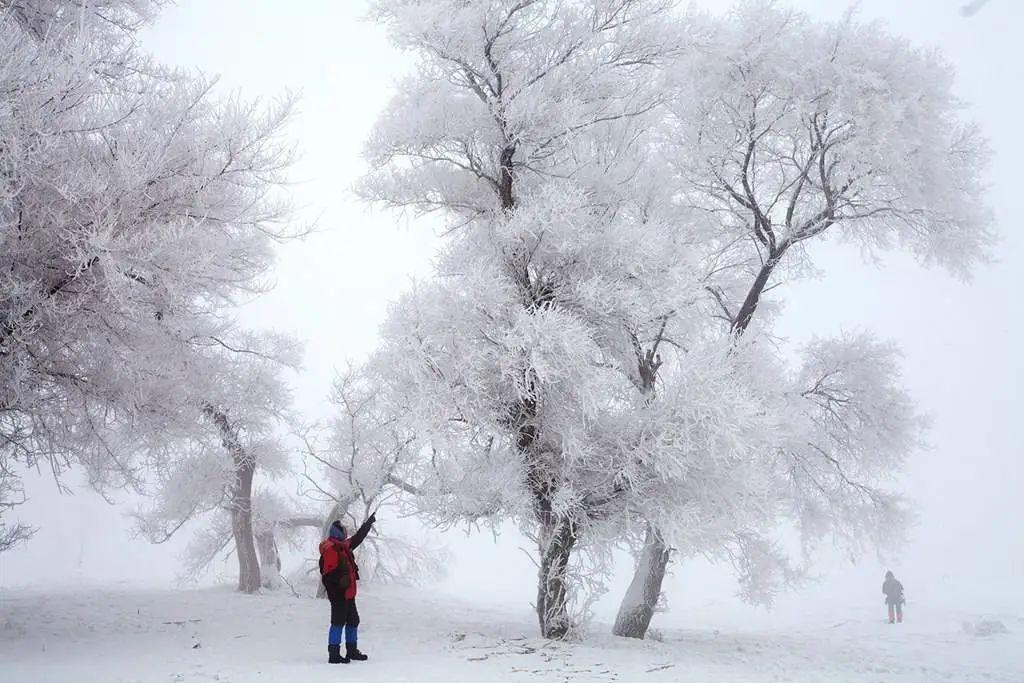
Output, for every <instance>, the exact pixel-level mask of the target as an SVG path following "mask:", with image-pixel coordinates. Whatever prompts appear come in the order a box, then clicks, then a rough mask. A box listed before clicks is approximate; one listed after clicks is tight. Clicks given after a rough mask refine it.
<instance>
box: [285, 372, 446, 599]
mask: <svg viewBox="0 0 1024 683" xmlns="http://www.w3.org/2000/svg"><path fill="white" fill-rule="evenodd" d="M376 371H377V368H375V367H374V364H373V363H367V364H365V365H351V364H350V365H349V366H348V367H347V368H346V369H345V370H344V371H343V372H340V373H339V374H338V376H337V377H336V378H335V381H334V386H333V388H332V391H331V396H330V401H331V404H332V406H333V407H334V410H335V414H334V416H333V417H332V418H331V419H330V420H329V421H328V422H327V423H326V424H323V425H319V426H317V427H316V428H313V429H310V430H308V431H307V432H306V433H305V434H303V441H304V443H305V457H306V472H305V475H304V477H305V480H306V482H307V484H308V486H307V490H306V497H308V498H310V499H311V500H314V501H316V503H318V504H319V505H321V506H323V505H326V510H325V514H323V515H320V516H317V517H314V519H316V526H317V527H318V529H319V531H320V532H321V535H322V537H326V536H327V534H328V531H329V529H330V525H331V524H332V523H333V522H334V520H342V521H343V523H344V524H345V525H346V526H348V527H349V528H356V527H357V526H358V525H359V524H361V523H362V521H363V520H364V519H366V518H367V517H368V516H369V515H370V514H372V513H375V512H377V511H378V510H381V509H382V508H383V509H389V510H390V511H391V512H392V513H397V514H402V513H403V512H404V511H405V510H406V509H408V508H409V506H408V505H407V503H405V502H404V501H403V496H404V497H408V496H414V497H415V496H420V495H421V494H422V492H421V490H420V489H419V488H418V487H417V486H416V485H415V484H413V483H410V482H409V481H406V479H405V478H404V476H405V472H406V471H407V470H408V468H409V464H410V460H412V458H413V457H414V452H415V449H416V448H417V441H416V439H415V437H414V435H413V433H412V432H411V430H410V429H409V425H408V423H407V422H406V421H404V420H402V419H401V417H402V415H403V412H402V410H401V408H399V407H397V406H393V405H390V404H389V403H388V402H387V398H386V396H384V394H383V391H382V383H381V382H380V381H379V379H378V378H377V376H376V374H375V373H376ZM382 517H383V515H382ZM384 528H385V529H386V525H385V527H384ZM361 548H363V549H364V550H363V551H362V552H364V554H363V555H362V559H361V561H360V565H361V567H362V568H363V569H364V570H366V571H367V573H368V575H370V576H373V577H375V578H377V579H379V580H383V581H416V580H425V579H426V578H429V577H432V576H437V575H438V574H440V573H441V569H442V564H443V563H442V559H443V551H442V550H440V549H439V548H438V547H437V546H436V544H429V543H423V542H417V541H414V540H410V539H407V538H403V537H402V536H401V535H398V534H395V533H391V532H387V531H386V530H385V531H380V530H378V531H376V532H375V533H374V534H373V535H371V536H368V537H367V538H366V540H365V541H364V545H363V546H361ZM318 594H319V595H323V594H324V592H323V586H322V585H320V586H319V587H318Z"/></svg>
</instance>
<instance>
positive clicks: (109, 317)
mask: <svg viewBox="0 0 1024 683" xmlns="http://www.w3.org/2000/svg"><path fill="white" fill-rule="evenodd" d="M159 4H160V3H159V2H148V1H146V0H98V1H90V2H78V1H77V0H4V1H3V2H0V93H2V95H0V468H2V470H3V471H4V472H5V473H7V476H14V477H17V474H18V472H19V471H21V470H22V469H23V468H26V467H40V466H41V467H44V468H46V469H48V470H52V472H53V474H54V476H55V477H56V478H58V480H59V478H60V476H61V474H62V473H64V472H65V471H66V470H67V469H68V468H71V467H81V468H82V469H83V470H84V471H85V473H86V475H87V477H88V480H89V483H90V484H91V485H92V486H94V487H95V488H97V489H98V490H100V491H104V490H108V489H111V488H118V487H123V486H133V487H140V486H141V485H142V483H143V480H144V479H145V475H146V473H147V472H148V471H150V470H149V468H150V465H151V462H150V458H151V456H153V455H154V454H153V453H152V452H150V451H146V450H140V449H138V448H136V446H137V445H138V444H139V443H146V442H147V430H151V432H150V433H151V434H158V433H160V430H162V429H164V428H165V427H166V412H165V411H164V410H162V408H163V407H164V406H168V405H178V404H179V403H180V401H179V396H178V394H179V389H180V387H181V386H182V385H181V383H182V382H185V383H188V382H190V381H195V380H196V378H197V377H198V376H199V374H198V373H202V372H209V371H214V370H216V367H217V363H216V362H215V361H216V358H215V357H216V356H223V355H225V353H227V354H228V355H230V354H231V353H234V352H235V351H236V350H237V349H234V350H233V348H234V347H232V344H233V343H234V342H233V341H232V339H233V337H234V336H236V335H235V334H234V332H233V328H234V323H233V321H232V320H231V319H230V317H229V316H227V315H226V312H227V311H228V310H229V309H230V307H231V306H233V305H234V304H236V303H237V302H238V301H240V300H241V299H242V298H245V297H249V296H251V295H253V294H255V293H257V292H259V291H261V290H262V289H264V287H265V281H264V278H265V276H266V275H267V272H268V268H269V266H270V264H271V257H272V253H271V249H270V246H271V242H272V240H273V239H276V238H280V237H283V236H285V232H286V227H285V225H284V223H283V220H284V219H285V217H286V213H287V206H286V205H285V204H284V203H282V202H281V201H279V200H278V199H276V198H275V197H276V196H277V195H276V193H275V191H274V188H275V186H277V185H279V184H280V183H281V181H282V180H283V170H284V168H285V166H286V164H287V163H288V161H289V151H288V149H287V148H286V147H284V146H282V144H281V143H280V141H279V139H278V135H279V132H280V130H281V126H282V125H283V123H284V122H285V120H286V118H287V114H288V109H289V103H288V102H282V103H281V104H280V105H278V106H274V107H271V108H270V109H268V110H265V109H264V108H263V107H261V106H259V105H257V104H251V103H246V102H243V101H241V100H239V99H237V98H229V99H219V98H217V97H215V96H214V95H213V94H212V89H213V83H212V82H211V81H207V80H204V79H201V78H197V77H194V76H191V75H185V74H182V73H178V72H175V71H171V70H168V69H164V68H161V67H159V66H158V65H155V64H153V63H152V62H151V61H150V60H149V58H148V57H146V56H145V55H144V54H142V53H141V52H140V51H139V50H138V48H137V47H136V44H135V36H134V31H135V30H136V29H137V28H138V27H139V26H140V23H141V22H142V21H143V20H144V19H145V18H146V17H148V16H149V15H150V14H151V13H152V12H153V11H154V10H155V9H156V8H157V7H158V6H159ZM204 359H205V360H204ZM190 395H191V394H190ZM192 409H193V412H192V422H193V423H196V422H199V421H200V414H201V413H202V412H203V405H193V406H192ZM215 410H216V409H215ZM210 419H214V420H215V419H216V416H215V415H214V416H211V418H210ZM150 442H151V440H150Z"/></svg>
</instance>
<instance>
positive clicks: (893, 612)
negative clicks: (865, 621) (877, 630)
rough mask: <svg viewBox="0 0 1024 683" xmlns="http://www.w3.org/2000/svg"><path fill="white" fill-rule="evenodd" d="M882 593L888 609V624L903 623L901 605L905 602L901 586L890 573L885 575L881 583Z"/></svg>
mask: <svg viewBox="0 0 1024 683" xmlns="http://www.w3.org/2000/svg"><path fill="white" fill-rule="evenodd" d="M882 592H883V593H885V604H886V606H888V608H889V623H890V624H896V623H899V624H902V623H903V603H905V602H906V601H907V600H906V598H904V597H903V584H902V583H900V582H899V581H897V580H896V577H895V576H893V575H892V572H886V573H885V581H883V582H882Z"/></svg>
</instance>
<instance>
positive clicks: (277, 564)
mask: <svg viewBox="0 0 1024 683" xmlns="http://www.w3.org/2000/svg"><path fill="white" fill-rule="evenodd" d="M256 548H257V550H258V551H259V555H260V585H261V586H263V587H264V588H269V589H270V590H274V589H276V588H280V587H281V554H280V553H279V552H278V550H277V539H276V538H274V527H273V525H271V526H269V527H267V528H266V529H264V530H262V531H260V532H259V533H258V534H256Z"/></svg>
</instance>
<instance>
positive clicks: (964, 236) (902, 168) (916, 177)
mask: <svg viewBox="0 0 1024 683" xmlns="http://www.w3.org/2000/svg"><path fill="white" fill-rule="evenodd" d="M708 30H709V38H710V39H709V40H707V41H706V42H705V43H703V47H701V48H700V49H696V48H695V49H692V50H690V51H688V52H687V53H686V54H685V56H684V57H683V58H682V59H680V60H679V61H678V63H677V64H676V65H675V66H674V67H673V72H674V78H673V81H674V88H673V90H672V97H671V100H670V106H669V107H668V109H669V112H670V115H669V118H668V127H667V130H666V134H665V135H666V136H665V148H664V149H665V150H666V158H667V159H668V162H669V164H670V165H671V166H672V168H673V178H674V182H675V183H676V186H677V190H678V195H677V196H678V198H679V202H680V203H681V204H682V205H685V206H687V207H690V208H692V209H694V210H696V211H697V212H698V214H699V215H703V216H705V217H706V219H707V220H708V221H709V222H711V223H712V224H713V225H715V226H717V227H716V230H717V235H716V236H715V237H714V239H713V240H711V241H710V242H709V246H710V248H709V249H707V251H706V253H707V257H706V265H705V272H706V287H707V291H708V292H709V294H710V296H712V297H713V300H714V302H715V305H716V307H717V316H718V318H719V320H721V321H722V324H723V333H724V334H725V335H728V336H731V337H733V338H736V337H738V336H740V335H744V334H745V335H747V336H750V335H759V336H764V335H766V334H767V333H768V331H769V330H770V325H771V321H772V318H771V316H766V314H767V313H768V312H770V311H771V310H774V307H772V308H770V309H769V311H764V310H763V309H764V308H765V303H766V302H765V301H764V299H765V298H766V297H765V295H766V292H768V290H769V289H773V288H774V287H776V286H777V285H779V284H781V283H783V282H785V281H786V280H787V279H790V278H793V277H796V276H800V275H805V274H807V273H809V272H813V264H812V261H811V250H810V245H811V244H812V243H813V242H814V241H815V240H821V239H823V238H824V237H826V236H828V235H836V236H837V237H839V238H841V239H843V240H847V241H850V242H853V243H854V244H856V245H858V246H859V247H861V249H862V251H863V252H864V253H866V254H868V255H872V254H874V253H876V252H878V251H880V250H885V249H890V248H902V249H905V250H907V251H910V252H911V253H912V254H914V255H915V256H917V257H918V258H919V259H920V260H921V261H922V262H923V263H925V264H937V265H940V266H943V267H945V268H947V269H949V270H951V271H952V272H954V273H955V274H957V275H960V276H966V275H967V274H968V273H969V271H970V269H971V268H972V266H974V265H975V264H977V263H978V262H979V261H981V260H983V259H984V258H985V254H986V248H987V247H988V246H989V245H990V243H991V240H992V233H991V231H990V214H989V211H988V209H987V207H986V206H985V205H984V202H983V199H982V184H981V175H982V172H983V170H984V167H985V159H986V156H987V153H986V145H985V143H984V141H983V140H982V139H981V138H980V137H979V134H978V131H977V128H976V127H975V126H974V125H972V124H970V123H967V122H965V120H964V118H963V115H962V104H961V103H960V102H959V101H958V100H957V99H956V97H955V96H954V95H953V93H952V82H953V73H952V69H951V68H950V66H949V64H948V63H947V62H945V61H944V60H943V58H942V57H941V55H940V54H938V53H937V52H935V51H930V50H923V49H919V48H916V47H913V46H911V45H909V44H908V43H907V42H906V41H904V40H902V39H900V38H897V37H894V36H892V35H890V34H888V33H886V32H885V31H884V30H883V29H882V28H881V27H880V26H878V25H877V24H863V23H859V22H857V21H856V20H855V18H853V17H852V16H848V17H846V18H845V19H844V20H842V21H839V22H837V23H830V24H824V23H815V22H813V21H811V20H810V19H808V17H807V16H806V15H804V14H802V13H799V12H796V11H791V10H786V9H782V8H780V7H778V6H777V5H776V4H774V3H765V2H751V3H743V4H740V5H739V6H737V8H736V9H734V10H733V11H732V12H731V13H729V14H728V15H727V16H726V17H725V18H723V19H721V20H715V21H713V22H711V24H710V27H709V29H708ZM775 301H779V299H778V298H777V295H776V298H775ZM769 303H770V302H769ZM836 306H837V307H841V306H842V302H838V301H837V302H836ZM755 314H757V315H756V317H755ZM807 353H808V354H809V356H808V358H807V359H806V361H805V362H806V363H807V365H805V367H804V369H803V370H802V371H801V372H802V373H803V374H804V375H806V376H805V377H804V379H805V380H807V381H811V380H812V379H813V376H817V377H818V378H819V379H821V378H824V379H821V381H822V382H824V383H825V384H826V385H827V386H828V387H829V389H828V390H827V391H826V390H825V389H821V385H819V384H814V386H818V388H819V389H821V391H826V393H825V395H822V394H821V393H819V392H818V390H815V389H812V388H810V386H803V385H801V384H800V383H799V381H796V382H795V383H794V384H793V385H791V387H790V389H789V391H791V392H797V393H796V396H797V400H796V403H795V404H794V403H792V401H790V400H789V399H787V398H786V396H787V393H786V389H785V387H784V386H780V387H779V389H780V392H779V393H780V396H781V397H780V402H779V403H778V405H779V408H780V410H795V411H796V413H797V414H799V415H804V416H805V417H806V420H807V422H806V423H805V426H807V427H808V429H807V431H806V433H805V434H803V435H802V436H799V437H798V438H796V439H795V440H794V441H793V443H790V444H789V445H785V446H784V445H783V444H779V445H778V446H777V447H778V448H780V449H781V450H782V451H783V452H784V457H785V458H786V461H787V462H789V467H790V468H792V477H791V479H792V480H791V481H790V484H791V485H789V486H786V487H784V488H781V489H780V491H782V492H784V493H785V496H786V500H787V504H788V505H791V506H792V508H793V510H791V511H793V512H795V511H796V510H802V512H800V513H799V514H797V515H796V517H797V518H798V519H799V520H801V521H807V520H809V519H815V520H817V522H815V523H814V524H807V525H805V526H804V531H808V532H813V533H812V535H820V534H821V533H824V532H828V533H832V534H837V535H839V536H841V537H843V538H845V539H846V540H849V541H851V542H856V543H859V542H860V541H861V540H863V539H865V538H869V537H871V536H872V535H873V534H874V531H875V530H876V527H877V528H891V527H894V526H895V527H898V526H899V525H898V524H896V523H895V522H894V521H893V520H891V519H890V520H889V521H885V519H886V515H887V514H888V515H890V517H891V516H892V515H898V514H899V513H898V511H897V508H896V506H894V504H893V503H894V501H893V498H892V496H891V494H886V493H884V492H882V491H881V490H879V488H878V483H879V482H880V481H884V480H885V479H886V478H887V477H889V476H890V475H891V474H892V473H893V471H894V470H895V469H898V465H899V463H900V461H901V460H902V457H904V456H905V455H906V453H907V451H908V450H909V448H910V446H911V444H912V443H913V441H914V438H913V434H914V432H915V431H916V430H917V429H918V428H919V427H920V422H919V420H918V419H917V418H916V417H915V416H914V413H913V411H912V410H910V409H909V407H908V406H907V405H905V401H906V397H905V396H903V395H902V394H901V393H900V392H898V390H897V389H896V388H895V387H894V386H893V385H892V384H891V381H892V380H891V377H892V376H894V375H895V368H896V366H895V364H894V361H893V359H892V355H893V351H892V350H891V349H890V348H889V347H887V346H884V345H878V344H877V343H875V342H871V341H870V339H868V338H863V337H859V338H856V339H840V340H834V341H831V342H819V343H817V344H815V345H812V346H811V347H810V348H809V349H808V350H807ZM825 368H831V370H827V371H826V370H825ZM882 369H884V370H885V371H886V372H887V373H889V376H888V377H887V376H885V375H882V374H879V373H880V372H881V370H882ZM818 373H820V374H818ZM814 382H817V380H814ZM805 392H806V393H805ZM790 398H791V397H790ZM787 402H788V404H787ZM853 405H856V406H857V407H856V408H853ZM887 409H891V410H889V412H884V410H887ZM825 423H828V424H825ZM900 449H903V450H900ZM826 490H827V494H826ZM809 507H815V508H816V509H818V512H821V513H822V514H823V515H824V517H825V518H827V520H828V524H824V525H822V524H820V522H821V521H822V514H810V513H809V512H808V508H809ZM823 510H828V512H823ZM665 551H666V547H665V545H664V544H663V543H662V542H661V541H660V540H659V539H658V538H657V537H652V538H651V539H649V542H648V543H647V545H646V547H645V549H644V552H643V555H642V561H641V562H640V563H639V565H638V569H637V573H636V574H635V576H634V580H633V588H631V591H630V596H629V597H628V598H627V599H626V600H625V601H624V602H623V604H622V606H621V608H620V612H619V617H618V619H617V622H616V627H615V631H616V633H618V634H620V635H629V636H634V637H642V636H643V634H644V632H645V631H646V628H647V624H648V623H649V621H650V614H651V613H652V612H653V609H654V604H655V601H656V599H657V596H658V595H659V594H660V586H661V582H662V577H663V576H664V571H665V565H666V563H665V562H661V563H652V562H650V561H647V558H649V557H666V555H665V554H664V553H665ZM638 586H646V587H648V590H646V591H644V593H645V595H646V597H645V598H644V599H643V600H642V601H640V602H637V599H636V598H637V596H638V595H639V594H640V591H639V590H638V589H637V587H638Z"/></svg>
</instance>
